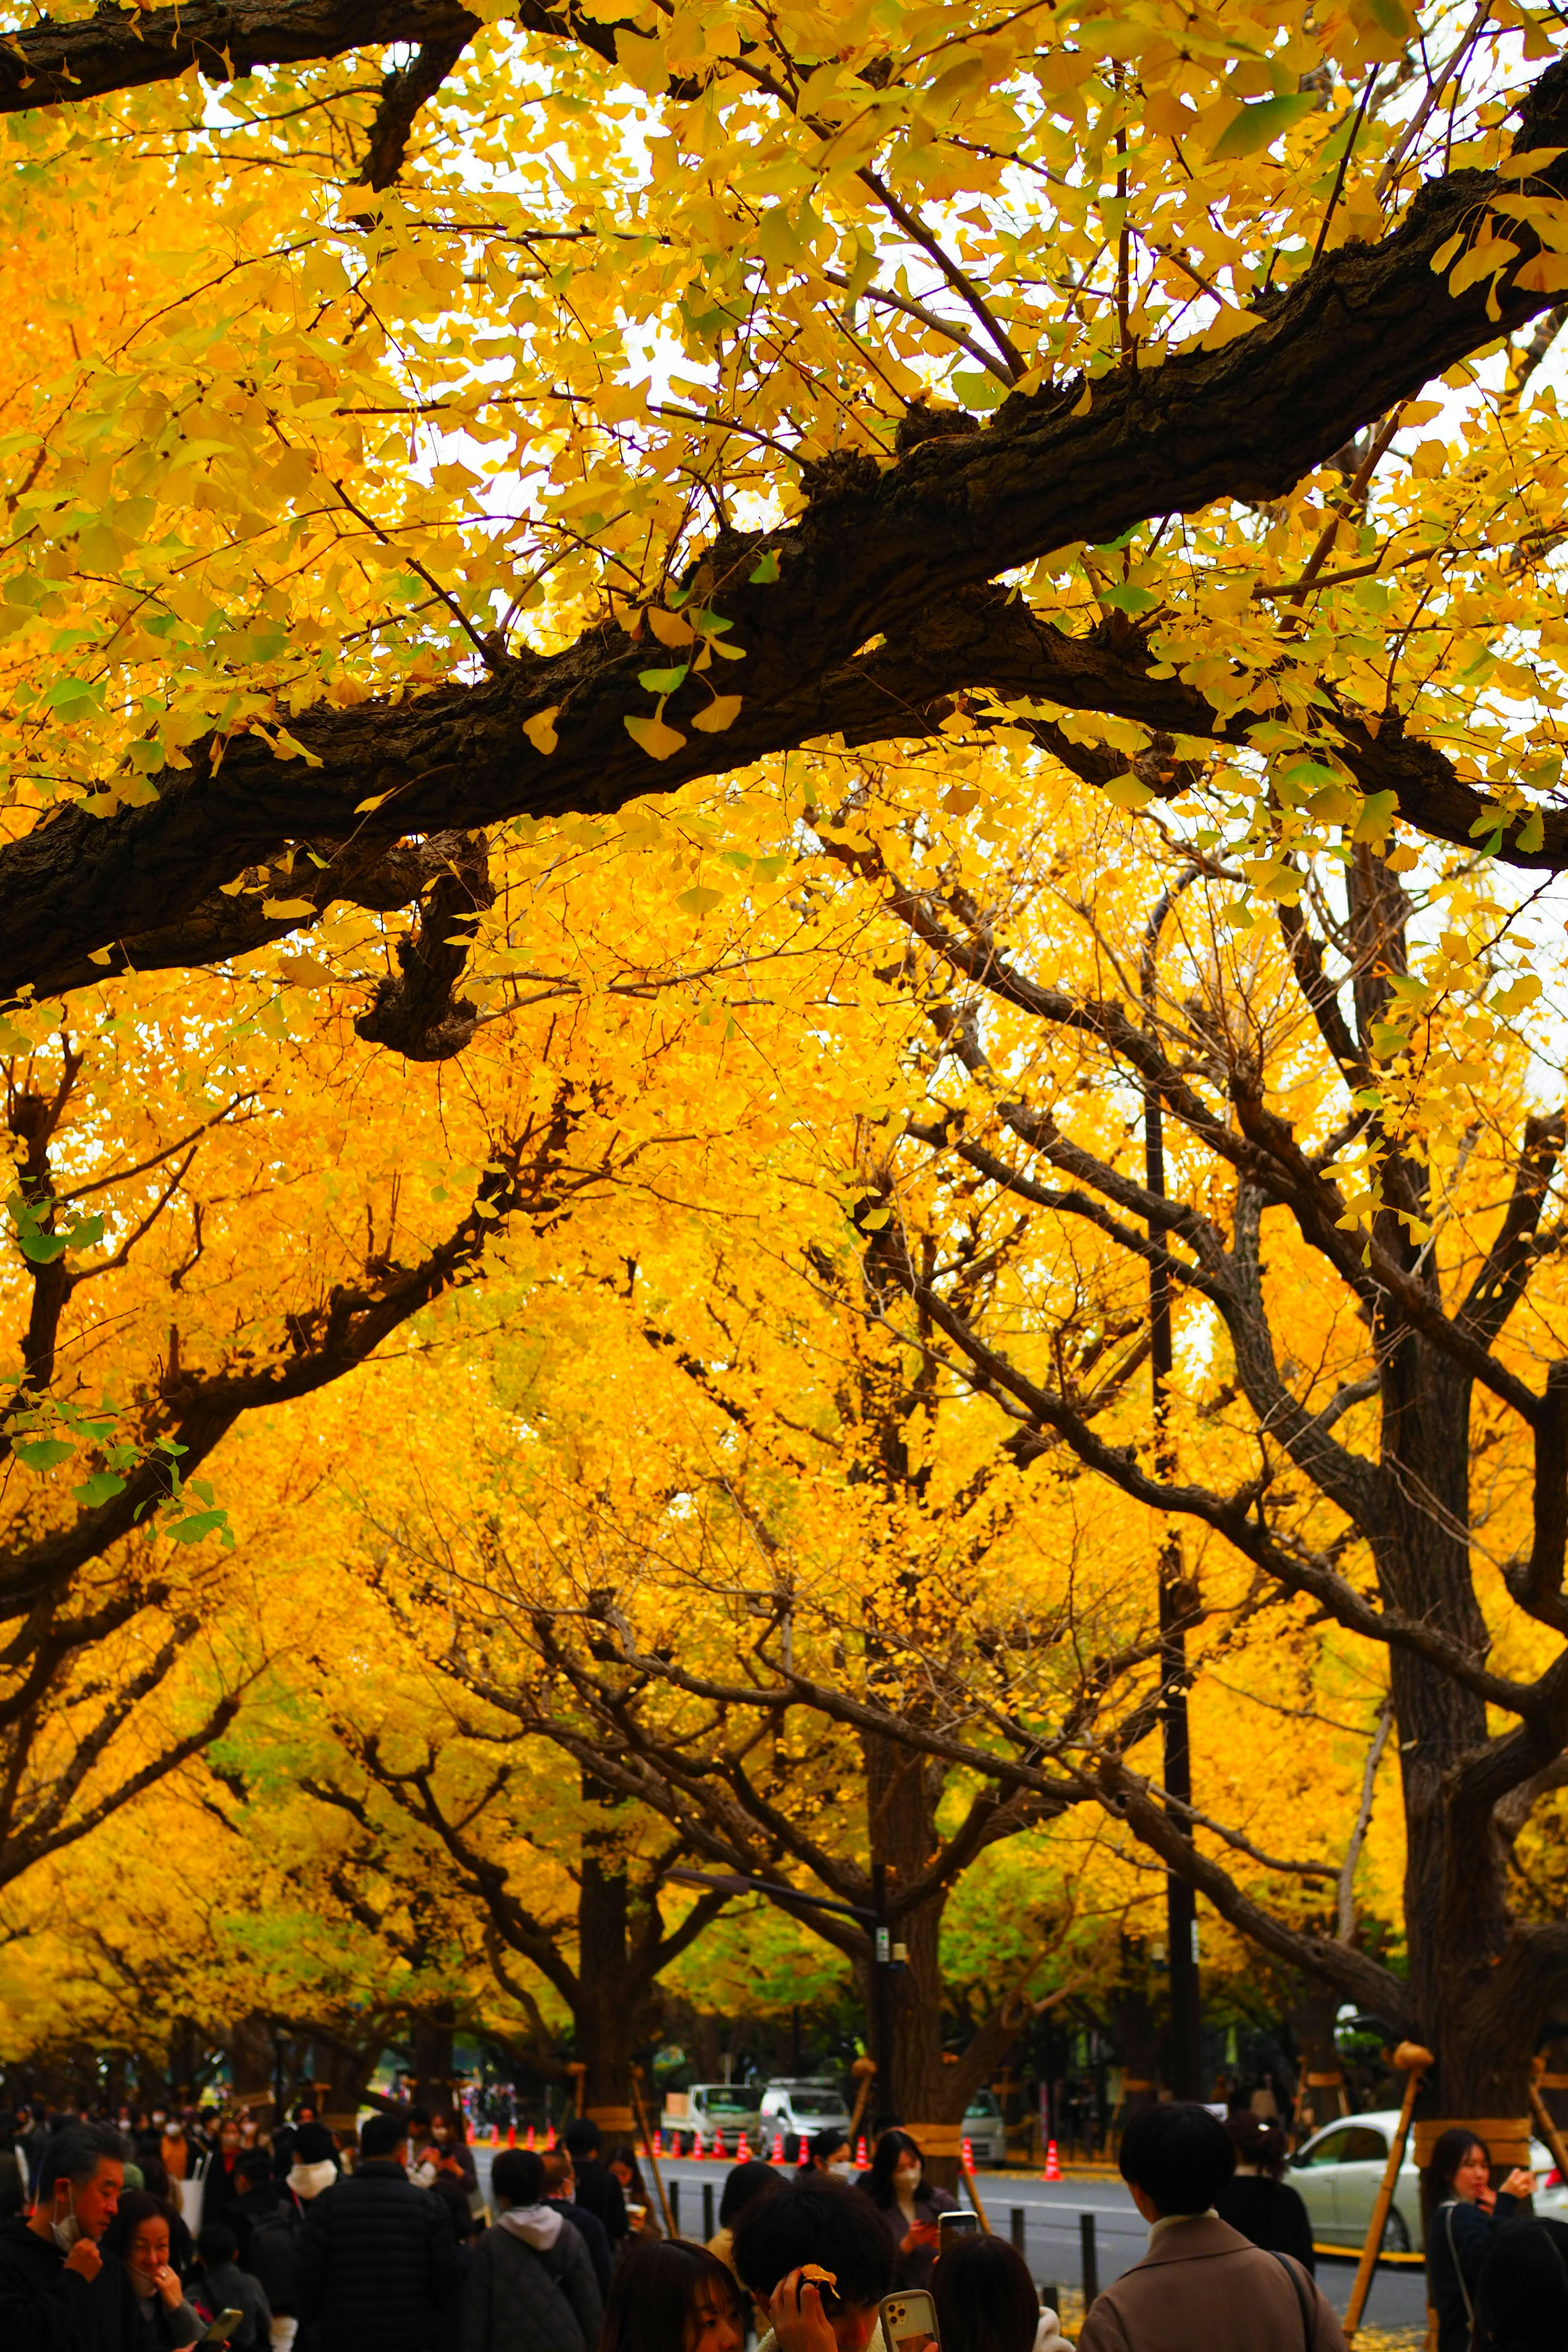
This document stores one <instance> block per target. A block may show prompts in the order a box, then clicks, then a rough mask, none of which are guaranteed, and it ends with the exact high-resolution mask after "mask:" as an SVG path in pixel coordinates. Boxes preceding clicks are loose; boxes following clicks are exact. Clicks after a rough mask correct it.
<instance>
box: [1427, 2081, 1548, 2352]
mask: <svg viewBox="0 0 1568 2352" xmlns="http://www.w3.org/2000/svg"><path fill="white" fill-rule="evenodd" d="M1491 2163H1492V2159H1491V2151H1490V2149H1489V2147H1488V2146H1487V2144H1486V2142H1485V2140H1484V2139H1478V2138H1477V2137H1476V2135H1475V2133H1474V2132H1473V2131H1471V2130H1470V2129H1469V2127H1468V2125H1466V2124H1452V2125H1450V2126H1449V2127H1448V2129H1447V2131H1446V2132H1440V2133H1439V2134H1438V2136H1437V2138H1436V2142H1435V2144H1434V2146H1433V2149H1432V2155H1431V2159H1430V2161H1429V2162H1428V2164H1427V2167H1426V2174H1425V2177H1424V2179H1423V2187H1424V2188H1425V2189H1426V2282H1427V2292H1428V2294H1430V2296H1431V2300H1432V2304H1433V2306H1434V2308H1435V2309H1436V2314H1437V2352H1469V2346H1470V2337H1471V2333H1472V2331H1473V2329H1474V2326H1475V2317H1476V2289H1477V2288H1478V2286H1479V2284H1480V2275H1481V2264H1482V2263H1484V2262H1485V2260H1486V2258H1487V2252H1488V2250H1489V2247H1490V2245H1491V2242H1492V2231H1494V2229H1497V2228H1500V2226H1501V2224H1502V2223H1503V2222H1504V2221H1513V2220H1514V2219H1515V2217H1516V2216H1517V2215H1518V2212H1519V2209H1520V2206H1521V2202H1522V2200H1524V2199H1525V2198H1527V2197H1528V2196H1529V2195H1530V2193H1531V2189H1533V2188H1534V2186H1535V2180H1534V2177H1533V2175H1532V2174H1531V2173H1528V2172H1526V2171H1524V2170H1522V2169H1521V2168H1518V2167H1516V2168H1515V2169H1514V2170H1513V2171H1512V2172H1510V2174H1509V2176H1508V2179H1506V2180H1505V2181H1504V2182H1503V2185H1502V2187H1501V2188H1500V2189H1497V2190H1495V2191H1494V2190H1493V2189H1492V2188H1491V2186H1490V2178H1491Z"/></svg>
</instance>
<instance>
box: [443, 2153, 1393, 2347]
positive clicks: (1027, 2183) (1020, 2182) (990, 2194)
mask: <svg viewBox="0 0 1568 2352" xmlns="http://www.w3.org/2000/svg"><path fill="white" fill-rule="evenodd" d="M474 2155H475V2158H476V2159H477V2162H478V2166H479V2183H480V2186H481V2187H482V2188H484V2189H486V2190H487V2192H488V2190H489V2166H490V2151H489V2148H488V2147H477V2148H476V2149H475V2150H474ZM662 2169H663V2172H664V2179H665V2185H666V2187H667V2188H669V2189H675V2190H677V2191H678V2197H677V2203H678V2207H679V2210H678V2211H677V2215H676V2220H677V2223H678V2226H679V2229H680V2230H681V2231H682V2233H683V2234H684V2235H685V2236H688V2237H707V2236H709V2235H710V2232H711V2229H712V2226H713V2225H712V2223H710V2222H709V2221H707V2220H706V2217H705V2213H704V2198H703V2190H704V2189H705V2188H706V2189H708V2190H709V2191H710V2195H711V2198H712V2202H713V2205H714V2207H715V2208H716V2207H717V2205H718V2202H719V2192H720V2190H721V2189H722V2187H723V2185H724V2175H725V2172H726V2170H727V2167H726V2166H724V2165H722V2164H715V2163H712V2162H709V2163H699V2162H696V2161H694V2160H693V2159H692V2158H689V2157H680V2158H669V2157H667V2158H664V2160H663V2166H662ZM976 2179H977V2183H978V2186H979V2189H980V2199H981V2202H982V2203H983V2204H984V2208H985V2211H986V2217H987V2219H988V2220H989V2221H990V2223H991V2226H992V2228H993V2229H994V2230H995V2231H998V2232H999V2233H1000V2232H1005V2231H1010V2230H1011V2228H1012V2221H1013V2213H1014V2211H1015V2210H1022V2212H1023V2215H1024V2258H1025V2260H1026V2262H1027V2263H1028V2265H1029V2268H1030V2270H1031V2271H1032V2272H1033V2273H1034V2276H1035V2282H1036V2284H1037V2285H1049V2284H1053V2283H1056V2284H1061V2285H1064V2286H1070V2287H1081V2285H1082V2284H1083V2268H1082V2238H1081V2234H1080V2231H1081V2223H1080V2221H1079V2216H1080V2215H1081V2214H1084V2213H1092V2214H1093V2216H1094V2236H1095V2248H1096V2252H1097V2254H1098V2257H1099V2268H1100V2285H1101V2286H1109V2285H1110V2282H1111V2280H1112V2279H1115V2278H1120V2277H1121V2273H1122V2272H1123V2271H1125V2270H1130V2269H1131V2266H1132V2264H1133V2263H1136V2262H1138V2261H1140V2260H1141V2259H1142V2255H1143V2253H1144V2252H1145V2250H1146V2249H1147V2247H1148V2243H1149V2232H1148V2231H1147V2229H1146V2228H1145V2227H1144V2225H1143V2223H1142V2221H1141V2220H1140V2219H1139V2217H1138V2214H1137V2212H1136V2211H1135V2210H1134V2208H1133V2204H1132V2200H1131V2197H1130V2196H1129V2195H1128V2193H1127V2191H1126V2189H1124V2188H1123V2186H1122V2184H1121V2181H1119V2180H1105V2179H1094V2180H1061V2181H1045V2180H1039V2179H1030V2178H1029V2177H1028V2176H1027V2175H1026V2174H1021V2173H1016V2172H1012V2173H1008V2172H982V2173H979V2174H977V2175H976ZM648 2186H649V2188H650V2189H651V2188H652V2186H653V2184H652V2182H651V2180H650V2181H649V2183H648ZM1354 2276H1355V2258H1354V2256H1353V2255H1347V2256H1346V2257H1345V2258H1344V2259H1343V2260H1340V2259H1339V2258H1338V2257H1335V2256H1329V2257H1323V2256H1320V2257H1319V2261H1318V2283H1319V2284H1320V2285H1321V2288H1322V2290H1323V2293H1324V2294H1326V2295H1327V2296H1328V2298H1329V2300H1330V2302H1331V2304H1332V2305H1333V2306H1334V2308H1335V2310H1336V2311H1338V2312H1340V2313H1343V2311H1344V2308H1345V2305H1346V2304H1347V2303H1348V2302H1349V2300H1350V2291H1351V2283H1352V2279H1353V2278H1354ZM1365 2318H1366V2320H1367V2322H1368V2324H1369V2325H1370V2326H1375V2327H1419V2326H1424V2325H1425V2323H1426V2279H1425V2275H1424V2273H1422V2271H1421V2270H1420V2269H1419V2268H1418V2267H1413V2268H1411V2269H1408V2270H1405V2269H1398V2270H1389V2269H1384V2268H1380V2269H1379V2271H1378V2273H1377V2275H1376V2276H1375V2278H1374V2279H1373V2284H1372V2293H1371V2295H1370V2296H1369V2297H1368V2300H1367V2307H1366V2312H1365Z"/></svg>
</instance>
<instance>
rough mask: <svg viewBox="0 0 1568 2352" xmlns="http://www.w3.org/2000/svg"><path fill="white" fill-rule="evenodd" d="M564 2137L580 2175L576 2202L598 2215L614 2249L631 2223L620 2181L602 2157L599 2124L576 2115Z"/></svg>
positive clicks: (575, 2168)
mask: <svg viewBox="0 0 1568 2352" xmlns="http://www.w3.org/2000/svg"><path fill="white" fill-rule="evenodd" d="M561 2139H562V2144H563V2147H564V2148H565V2150H566V2153H567V2155H568V2156H569V2157H570V2158H571V2159H572V2167H573V2169H574V2172H575V2173H576V2176H577V2202H578V2204H579V2205H585V2206H586V2207H587V2209H588V2210H589V2212H590V2213H596V2214H597V2215H598V2217H599V2220H600V2221H602V2222H603V2223H604V2225H605V2237H606V2238H608V2240H609V2242H610V2252H612V2253H614V2252H616V2250H617V2248H618V2247H619V2246H620V2245H621V2244H622V2243H623V2242H625V2240H626V2235H627V2232H628V2231H629V2230H630V2228H631V2224H630V2222H629V2221H627V2219H626V2199H625V2198H624V2197H623V2196H622V2194H621V2184H620V2182H619V2181H618V2180H617V2179H616V2177H615V2175H614V2173H613V2172H612V2171H611V2170H610V2168H609V2167H608V2165H605V2164H601V2163H600V2161H599V2147H600V2137H599V2126H598V2125H597V2124H596V2123H593V2122H591V2121H590V2120H589V2118H588V2117H587V2116H573V2118H572V2121H571V2122H570V2123H569V2124H568V2125H567V2126H566V2128H565V2130H564V2131H563V2133H562V2135H561Z"/></svg>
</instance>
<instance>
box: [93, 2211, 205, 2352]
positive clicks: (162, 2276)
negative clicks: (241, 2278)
mask: <svg viewBox="0 0 1568 2352" xmlns="http://www.w3.org/2000/svg"><path fill="white" fill-rule="evenodd" d="M173 2228H174V2214H173V2212H172V2211H171V2210H170V2209H169V2207H168V2205H167V2204H166V2203H165V2201H164V2200H163V2198H161V2197H154V2196H153V2195H152V2194H151V2193H150V2192H149V2191H148V2190H147V2189H132V2192H131V2194H130V2195H129V2196H128V2197H122V2198H121V2200H120V2208H119V2210H118V2211H117V2212H116V2214H115V2216H114V2219H113V2221H111V2222H110V2225H109V2227H108V2229H107V2230H106V2231H104V2233H103V2242H104V2249H105V2252H108V2253H111V2254H117V2255H118V2256H119V2258H120V2260H121V2262H122V2263H124V2265H125V2275H126V2277H127V2278H128V2279H129V2280H130V2282H131V2290H132V2294H133V2295H134V2296H135V2298H136V2315H137V2327H136V2334H135V2337H134V2339H133V2340H134V2342H135V2344H136V2345H137V2347H139V2352H176V2347H179V2346H181V2345H184V2344H194V2343H195V2340H196V2338H197V2336H200V2335H201V2333H202V2323H201V2321H200V2320H199V2319H198V2318H197V2317H196V2315H195V2309H194V2308H193V2306H192V2305H190V2304H189V2303H187V2302H186V2300H185V2291H184V2287H183V2286H182V2285H181V2284H180V2273H179V2272H178V2271H177V2270H175V2269H174V2265H173V2263H171V2262H170V2260H169V2243H170V2238H171V2235H172V2232H173Z"/></svg>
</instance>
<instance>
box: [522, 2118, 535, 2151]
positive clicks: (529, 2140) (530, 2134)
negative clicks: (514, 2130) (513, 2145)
mask: <svg viewBox="0 0 1568 2352" xmlns="http://www.w3.org/2000/svg"><path fill="white" fill-rule="evenodd" d="M523 2146H524V2147H532V2146H533V2126H532V2125H531V2124H530V2125H529V2126H528V2137H527V2138H526V2139H525V2140H524V2142H523Z"/></svg>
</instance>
